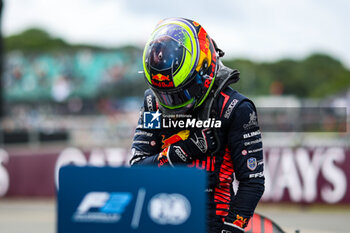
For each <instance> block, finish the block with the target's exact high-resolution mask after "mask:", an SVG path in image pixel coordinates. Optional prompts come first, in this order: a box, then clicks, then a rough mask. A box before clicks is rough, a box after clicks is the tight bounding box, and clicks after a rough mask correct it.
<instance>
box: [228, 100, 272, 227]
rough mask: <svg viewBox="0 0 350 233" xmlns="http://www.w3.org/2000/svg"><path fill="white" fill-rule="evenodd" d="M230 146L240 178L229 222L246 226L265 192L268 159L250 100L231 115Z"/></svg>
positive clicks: (232, 224) (234, 167) (255, 113)
mask: <svg viewBox="0 0 350 233" xmlns="http://www.w3.org/2000/svg"><path fill="white" fill-rule="evenodd" d="M229 120H230V126H229V127H230V128H229V132H228V150H229V152H230V155H231V159H232V163H233V169H234V172H235V177H236V179H237V180H238V181H239V186H238V190H237V193H236V195H235V196H234V197H233V199H232V200H231V204H230V209H229V213H228V215H227V216H226V218H225V223H224V224H228V225H231V226H233V227H237V228H238V229H241V230H243V229H244V228H245V227H246V226H247V224H248V222H249V219H250V218H251V217H252V216H253V213H254V210H255V208H256V205H257V204H258V202H259V200H260V198H261V196H262V194H263V192H264V182H265V178H264V173H263V170H264V160H263V147H262V140H261V132H260V128H259V125H258V119H257V112H256V109H255V106H254V104H253V103H252V102H251V101H250V100H244V101H242V102H241V103H240V104H239V105H238V106H237V107H236V109H235V111H234V113H233V114H232V115H231V116H230V119H229Z"/></svg>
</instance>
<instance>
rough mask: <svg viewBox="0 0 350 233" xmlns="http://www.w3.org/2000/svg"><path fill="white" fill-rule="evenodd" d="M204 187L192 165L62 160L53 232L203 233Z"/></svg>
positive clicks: (200, 174) (202, 177)
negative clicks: (120, 164) (105, 164)
mask: <svg viewBox="0 0 350 233" xmlns="http://www.w3.org/2000/svg"><path fill="white" fill-rule="evenodd" d="M205 189H206V174H205V171H202V170H198V169H193V168H185V167H184V168H176V169H174V168H152V167H132V168H126V167H120V168H113V167H76V166H65V167H62V168H61V169H60V172H59V190H58V194H57V201H58V205H57V210H58V214H57V217H58V220H57V232H58V233H80V232H81V233H92V232H94V233H95V232H96V233H112V232H113V233H119V232H120V233H131V232H132V233H165V232H166V233H179V232H181V233H186V232H191V233H193V232H196V233H204V232H205V229H206V227H205V216H206V215H205V214H206V194H205Z"/></svg>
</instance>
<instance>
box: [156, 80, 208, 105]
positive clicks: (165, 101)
mask: <svg viewBox="0 0 350 233" xmlns="http://www.w3.org/2000/svg"><path fill="white" fill-rule="evenodd" d="M198 79H199V77H198V75H196V77H194V78H192V80H191V81H190V82H188V83H187V84H186V85H185V86H184V87H180V88H176V89H172V90H160V89H158V88H152V89H153V92H154V93H155V95H156V96H157V98H158V101H159V103H160V104H161V105H162V106H164V107H166V108H169V109H175V108H181V107H184V106H186V105H188V104H193V105H194V104H195V102H196V100H197V99H198V96H200V95H202V94H203V91H205V90H204V89H203V85H201V83H200V82H199V80H198Z"/></svg>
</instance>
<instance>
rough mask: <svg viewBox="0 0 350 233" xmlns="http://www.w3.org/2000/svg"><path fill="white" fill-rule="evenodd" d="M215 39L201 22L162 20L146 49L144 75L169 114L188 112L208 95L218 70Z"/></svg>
mask: <svg viewBox="0 0 350 233" xmlns="http://www.w3.org/2000/svg"><path fill="white" fill-rule="evenodd" d="M217 59H218V58H217V53H216V51H215V47H214V44H213V41H212V39H211V38H210V37H209V35H208V34H207V32H206V31H205V30H204V28H203V27H202V26H201V25H200V24H199V23H197V22H195V21H193V20H189V19H184V18H168V19H165V20H162V21H161V22H159V23H158V24H157V26H156V29H155V30H154V32H153V33H152V34H151V37H150V39H149V40H148V42H147V43H146V46H145V49H144V52H143V59H142V60H143V69H144V76H145V78H146V81H147V83H148V85H149V86H150V88H151V89H152V91H153V93H154V94H155V96H156V98H157V103H158V105H159V108H160V109H161V110H162V111H163V112H167V113H185V112H187V111H188V110H189V109H194V108H196V107H199V106H200V105H201V104H202V103H203V102H204V100H205V99H206V97H207V96H208V94H209V92H210V90H211V88H212V86H213V83H214V80H215V77H216V72H217V67H218V65H217Z"/></svg>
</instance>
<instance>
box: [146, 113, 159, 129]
mask: <svg viewBox="0 0 350 233" xmlns="http://www.w3.org/2000/svg"><path fill="white" fill-rule="evenodd" d="M161 115H162V114H161V113H160V112H159V110H157V111H156V112H144V113H143V128H145V129H160V116H161Z"/></svg>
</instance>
